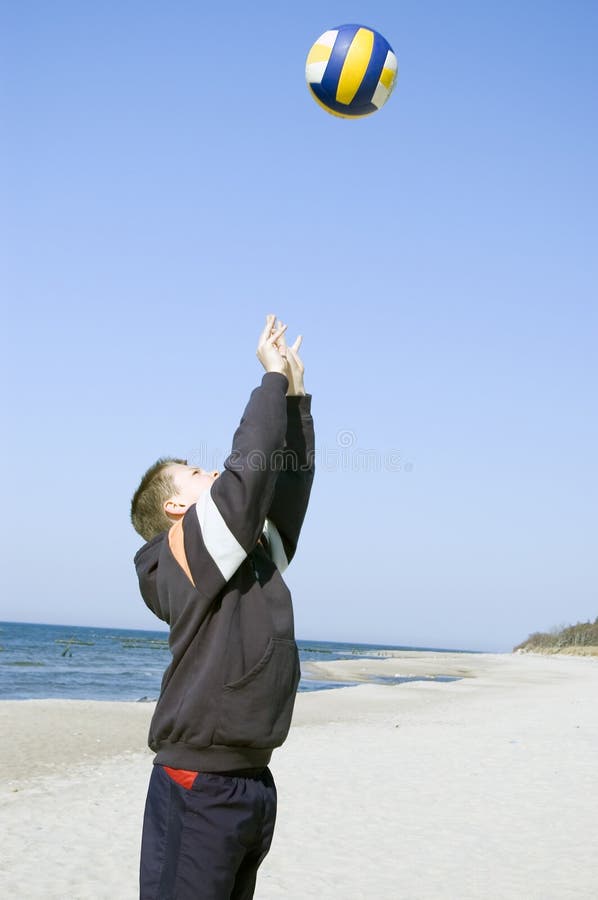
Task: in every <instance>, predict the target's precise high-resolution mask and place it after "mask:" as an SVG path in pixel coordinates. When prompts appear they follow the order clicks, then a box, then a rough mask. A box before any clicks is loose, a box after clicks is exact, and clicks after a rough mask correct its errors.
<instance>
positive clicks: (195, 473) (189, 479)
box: [164, 463, 218, 519]
mask: <svg viewBox="0 0 598 900" xmlns="http://www.w3.org/2000/svg"><path fill="white" fill-rule="evenodd" d="M168 472H169V474H170V475H172V477H173V479H174V483H175V485H176V489H177V493H176V494H175V495H174V497H171V498H170V499H169V500H167V501H166V502H165V504H164V510H165V512H166V515H167V516H169V517H170V518H172V519H180V518H181V516H183V515H184V514H185V512H186V511H187V510H188V509H189V507H190V506H191V505H192V504H193V503H196V502H197V500H198V499H199V497H200V496H201V494H203V493H204V491H209V489H210V488H211V487H212V485H213V484H214V482H215V481H216V479H217V478H218V472H216V471H214V472H206V470H205V469H200V468H199V466H185V465H183V464H182V463H173V464H172V465H171V466H169V467H168Z"/></svg>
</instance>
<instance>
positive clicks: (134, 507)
mask: <svg viewBox="0 0 598 900" xmlns="http://www.w3.org/2000/svg"><path fill="white" fill-rule="evenodd" d="M175 463H180V464H182V465H187V460H186V459H175V458H174V457H170V456H164V457H161V458H160V459H158V460H157V461H156V462H155V463H154V464H153V466H150V468H149V469H148V470H147V472H146V473H145V475H144V476H143V478H142V479H141V482H140V484H139V487H138V488H137V490H136V491H135V493H134V494H133V499H132V500H131V522H132V523H133V528H134V529H135V531H136V532H137V534H140V535H141V537H142V538H144V539H145V540H146V541H151V539H152V538H154V537H156V535H157V534H160V533H161V532H162V531H167V530H168V529H169V528H170V526H171V525H172V521H171V520H170V519H169V518H168V516H167V515H166V513H165V512H164V503H165V501H166V500H169V499H170V497H173V496H174V495H175V494H176V493H177V488H176V484H175V481H174V476H173V475H172V474H170V473H169V472H168V471H167V470H168V468H169V467H170V466H172V465H173V464H175Z"/></svg>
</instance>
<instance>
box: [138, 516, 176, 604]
mask: <svg viewBox="0 0 598 900" xmlns="http://www.w3.org/2000/svg"><path fill="white" fill-rule="evenodd" d="M167 533H168V532H166V531H163V532H162V534H158V535H156V537H155V538H152V540H151V541H148V543H147V544H144V545H143V547H142V548H141V550H138V551H137V553H136V554H135V558H134V563H135V569H136V571H137V578H138V579H139V589H140V591H141V596H142V597H143V599H144V601H145V604H146V606H148V607H149V608H150V609H151V611H152V612H153V613H155V614H156V615H158V616H159V615H160V606H159V601H158V588H157V584H156V582H157V575H158V559H159V557H160V550H161V549H162V544H163V542H164V539H165V538H166V535H167Z"/></svg>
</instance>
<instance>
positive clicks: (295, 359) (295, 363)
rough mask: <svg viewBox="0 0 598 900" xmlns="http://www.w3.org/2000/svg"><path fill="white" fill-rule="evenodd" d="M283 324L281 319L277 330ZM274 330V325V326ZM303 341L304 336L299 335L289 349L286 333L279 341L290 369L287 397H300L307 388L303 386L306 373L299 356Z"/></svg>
mask: <svg viewBox="0 0 598 900" xmlns="http://www.w3.org/2000/svg"><path fill="white" fill-rule="evenodd" d="M281 325H282V322H281V321H280V319H279V320H278V321H277V323H276V328H278V329H280V327H281ZM272 327H273V328H274V325H273V326H272ZM302 341H303V335H301V334H300V335H299V337H298V338H297V340H296V341H295V343H294V344H293V345H292V346H291V347H289V346H287V340H286V336H285V334H284V332H283V333H282V335H281V337H280V338H278V340H277V345H278V349H279V350H280V353H281V355H282V356H283V357H285V358H286V360H287V362H288V364H289V368H288V372H287V378H288V379H289V389H288V391H287V397H299V396H301V395H304V394H305V387H304V385H303V373H304V372H305V366H304V365H303V362H302V360H301V357H300V356H299V347H300V346H301V342H302Z"/></svg>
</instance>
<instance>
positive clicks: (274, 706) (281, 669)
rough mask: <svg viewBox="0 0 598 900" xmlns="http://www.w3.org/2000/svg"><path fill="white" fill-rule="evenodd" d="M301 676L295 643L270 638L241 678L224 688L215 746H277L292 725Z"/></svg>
mask: <svg viewBox="0 0 598 900" xmlns="http://www.w3.org/2000/svg"><path fill="white" fill-rule="evenodd" d="M300 674H301V672H300V666H299V654H298V652H297V645H296V644H295V641H289V640H282V639H279V638H272V639H271V640H270V641H269V642H268V646H267V647H266V651H265V653H264V655H263V656H262V658H261V659H260V660H259V662H258V663H256V665H255V666H254V667H253V668H252V669H250V670H249V672H247V673H246V674H245V675H244V676H243V678H240V679H239V680H238V681H233V682H231V683H230V684H225V685H224V687H223V689H222V697H221V704H220V715H219V718H218V724H217V726H216V731H215V733H214V743H215V744H220V745H222V746H227V747H239V746H241V747H256V748H257V747H263V748H271V747H279V746H280V744H282V742H283V741H284V739H285V738H286V736H287V734H288V731H289V728H290V725H291V716H292V714H293V706H294V704H295V694H296V692H297V686H298V684H299V678H300Z"/></svg>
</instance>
